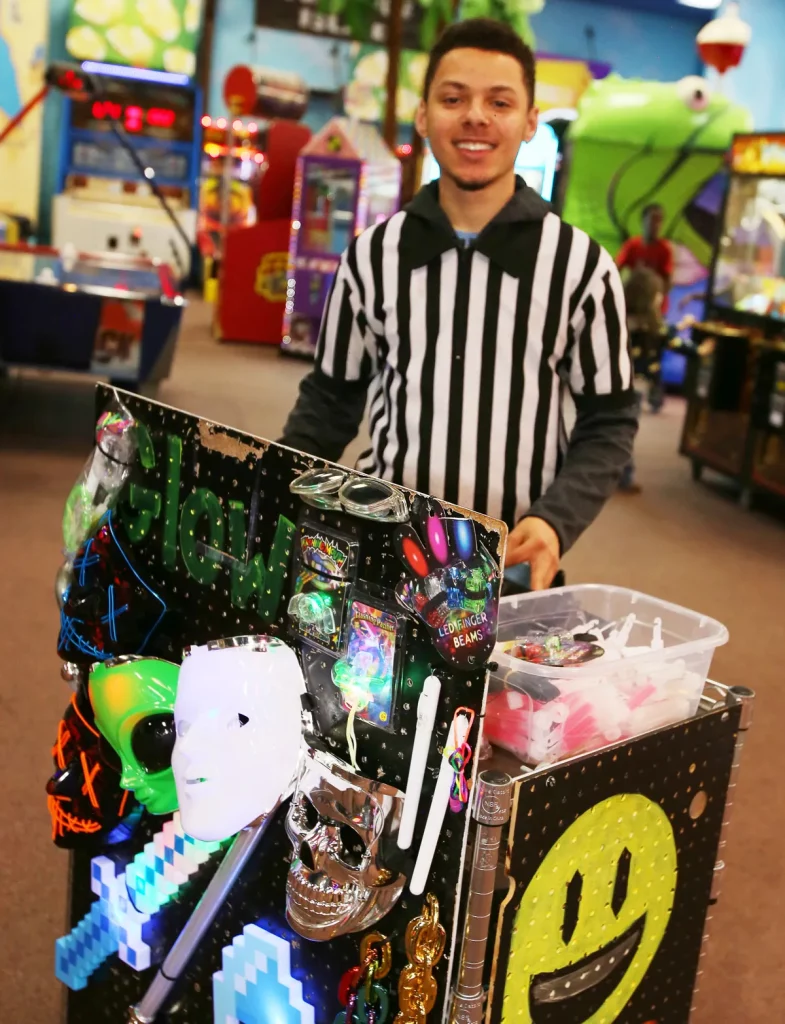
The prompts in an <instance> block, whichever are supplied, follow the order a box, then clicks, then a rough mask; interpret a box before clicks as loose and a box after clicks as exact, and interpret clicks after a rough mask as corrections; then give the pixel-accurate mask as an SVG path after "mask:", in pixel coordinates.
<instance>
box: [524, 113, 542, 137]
mask: <svg viewBox="0 0 785 1024" xmlns="http://www.w3.org/2000/svg"><path fill="white" fill-rule="evenodd" d="M539 123H540V108H539V107H534V106H532V107H530V108H529V113H528V114H527V115H526V128H525V130H524V133H523V141H524V142H531V140H532V139H533V138H534V135H535V133H536V131H537V127H538V125H539Z"/></svg>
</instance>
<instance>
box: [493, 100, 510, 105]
mask: <svg viewBox="0 0 785 1024" xmlns="http://www.w3.org/2000/svg"><path fill="white" fill-rule="evenodd" d="M493 105H494V106H495V107H509V105H510V104H509V103H508V102H507V100H494V103H493Z"/></svg>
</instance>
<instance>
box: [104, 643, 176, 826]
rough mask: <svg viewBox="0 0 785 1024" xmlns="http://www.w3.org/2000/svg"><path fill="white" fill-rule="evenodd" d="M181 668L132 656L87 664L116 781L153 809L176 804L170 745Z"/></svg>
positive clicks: (169, 808)
mask: <svg viewBox="0 0 785 1024" xmlns="http://www.w3.org/2000/svg"><path fill="white" fill-rule="evenodd" d="M179 671H180V668H179V666H178V665H173V664H172V663H171V662H169V661H162V660H161V659H159V658H141V657H136V656H130V657H123V658H117V659H115V660H113V661H106V662H104V663H103V664H96V665H93V667H92V669H91V670H90V702H91V704H92V705H93V711H94V712H95V724H96V725H97V726H98V729H99V730H100V732H101V734H102V735H103V736H104V737H105V738H106V739H107V740H108V741H109V743H110V744H111V746H112V747H113V748H114V750H115V753H116V754H117V755H118V756H119V758H120V761H121V765H122V775H121V777H120V785H121V786H122V787H123V789H130V790H132V791H133V794H134V796H135V797H136V799H137V800H138V801H139V803H141V804H144V806H145V807H146V808H147V810H148V811H150V813H151V814H169V813H170V812H171V811H174V810H176V809H177V791H176V790H175V785H174V776H173V775H172V748H173V747H174V740H175V728H174V715H173V709H174V699H175V696H176V695H177V677H178V674H179Z"/></svg>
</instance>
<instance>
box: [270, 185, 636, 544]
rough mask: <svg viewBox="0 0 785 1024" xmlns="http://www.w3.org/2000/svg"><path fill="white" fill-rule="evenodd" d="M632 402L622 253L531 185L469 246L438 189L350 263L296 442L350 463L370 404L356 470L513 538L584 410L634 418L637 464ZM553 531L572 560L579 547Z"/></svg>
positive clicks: (294, 430) (290, 436)
mask: <svg viewBox="0 0 785 1024" xmlns="http://www.w3.org/2000/svg"><path fill="white" fill-rule="evenodd" d="M631 388H632V367H631V361H630V355H629V350H628V344H627V332H626V324H625V315H624V298H623V290H622V285H621V281H620V279H619V275H618V272H617V270H616V267H615V265H614V263H613V261H612V259H611V257H610V256H609V255H608V253H607V252H606V251H605V250H603V249H602V248H601V247H600V246H598V245H597V244H596V243H595V242H593V241H591V240H590V239H589V237H588V236H587V235H586V234H585V233H584V232H582V231H580V230H578V229H576V228H573V227H571V226H570V225H568V224H566V223H565V222H564V221H562V220H561V219H560V218H559V217H558V216H556V215H555V214H554V213H552V212H550V208H549V206H548V205H547V204H546V203H545V202H543V200H542V199H540V197H539V196H538V195H537V194H536V193H535V192H533V191H532V190H531V189H529V188H527V187H526V186H525V185H523V183H522V182H519V183H518V188H517V190H516V192H515V195H514V196H513V198H512V199H511V201H510V202H509V203H508V205H507V206H506V207H505V208H504V209H503V210H502V211H501V213H500V214H499V215H498V216H497V217H496V218H495V219H494V220H493V221H492V222H491V223H490V224H489V225H488V227H486V229H485V230H484V231H483V232H481V233H480V235H479V236H478V237H477V238H476V240H475V241H474V242H473V243H472V244H471V245H469V246H464V245H463V243H461V242H460V240H459V239H458V238H457V236H456V234H455V232H454V231H453V229H452V227H451V226H450V224H449V222H448V220H447V218H446V216H445V214H444V212H443V210H442V209H441V207H440V206H439V202H438V185H437V184H436V183H434V184H433V185H431V186H426V188H424V189H423V190H422V191H421V192H420V193H419V194H418V195H417V196H416V197H415V199H414V200H413V202H412V203H411V204H410V205H409V206H408V207H407V209H406V210H403V211H401V212H400V213H397V214H395V215H394V216H393V217H392V218H390V220H388V221H386V222H385V223H382V224H379V225H377V226H375V227H373V228H370V229H369V230H368V231H366V232H364V233H363V234H362V235H360V236H359V237H358V238H356V239H355V240H354V241H353V242H352V244H351V246H350V247H349V249H348V250H347V252H346V253H345V254H344V257H343V259H342V261H341V265H340V268H339V270H338V272H337V274H336V277H335V280H334V283H333V288H332V291H331V294H330V298H329V301H328V304H327V308H326V311H325V315H324V319H323V322H322V328H321V332H320V336H319V343H318V349H317V355H316V367H315V370H314V373H313V375H312V377H311V379H310V381H309V382H307V383H305V384H304V388H303V391H302V393H301V398H300V401H299V402H298V405H297V407H296V409H295V411H294V413H293V414H292V416H291V417H290V420H289V423H288V424H287V428H286V436H285V437H284V439H283V440H284V441H286V442H287V443H291V444H293V445H294V444H297V443H298V442H300V444H298V446H303V447H306V448H307V449H308V450H311V451H313V452H314V453H315V454H325V455H326V456H327V457H333V458H335V457H340V453H338V455H336V454H335V452H334V451H332V452H331V454H327V452H326V450H325V446H329V444H330V441H329V436H330V432H331V427H332V425H333V424H335V425H337V426H338V427H339V430H338V433H339V434H340V433H341V431H340V426H341V423H340V421H341V419H342V416H343V412H341V411H339V410H337V409H336V407H335V406H336V403H337V404H340V396H341V395H344V396H345V399H346V402H347V404H348V405H349V406H351V408H350V409H349V410H348V412H349V414H350V415H349V419H350V420H351V421H354V430H353V432H351V423H350V422H349V421H347V422H346V423H345V424H344V426H345V427H348V428H349V431H348V433H346V431H344V434H342V435H341V436H340V438H337V440H339V442H340V444H341V451H342V450H343V447H344V446H345V444H346V443H348V441H349V440H351V437H353V436H354V435H355V434H356V431H357V427H358V426H359V419H358V417H357V413H358V408H359V412H360V415H361V413H362V406H361V405H360V402H362V403H363V404H364V400H365V395H366V394H369V397H370V408H369V421H370V435H371V448H370V450H369V451H368V452H367V453H366V454H365V455H364V456H363V457H362V458H361V460H360V462H359V464H358V468H360V469H362V470H364V471H365V472H368V473H371V474H373V475H374V476H379V477H383V478H385V479H387V480H392V481H394V482H397V483H401V484H403V485H405V486H407V487H412V488H414V489H416V490H418V491H422V492H424V493H426V494H433V495H436V496H438V497H442V498H444V499H446V500H447V501H450V502H454V503H457V504H459V505H462V506H464V507H467V508H471V509H474V510H475V511H478V512H482V513H486V514H488V515H491V516H493V517H495V518H500V519H504V520H505V521H506V522H507V523H509V524H513V523H514V522H516V521H517V520H518V519H519V518H520V517H521V516H523V515H524V514H526V513H527V512H531V513H534V512H535V510H536V506H537V503H538V502H540V501H542V499H543V495H545V493H546V492H547V491H548V489H549V488H550V487H551V486H552V485H553V483H554V480H555V479H556V477H557V474H558V473H560V469H561V467H562V462H563V459H564V455H565V452H566V451H568V446H567V444H566V438H567V430H566V422H565V414H566V410H567V407H568V406H569V405H570V404H572V401H574V403H575V406H576V407H577V410H578V416H579V419H580V416H581V413H583V414H584V416H589V417H591V415H592V414H594V413H599V414H600V415H605V416H606V417H607V416H608V414H611V415H610V421H608V422H611V421H612V420H613V419H614V417H613V415H612V414H613V411H614V410H626V412H625V416H626V420H625V422H626V423H627V424H628V428H627V434H629V444H627V443H626V441H625V442H624V443H623V444H622V448H623V449H624V451H621V450H619V451H617V452H616V458H615V463H620V464H621V465H623V463H624V458H625V452H626V455H629V449H630V448H631V442H632V434H634V429H633V430H632V433H630V430H629V422H630V414H629V408H630V404H631V401H632V395H633V392H632V390H631ZM320 389H321V391H322V396H321V399H319V400H318V401H317V405H321V406H323V407H321V408H319V409H318V415H317V416H316V418H314V416H313V412H314V410H312V409H311V410H309V408H308V406H309V402H310V403H312V402H313V400H314V398H315V397H316V395H317V394H318V392H319V390H320ZM325 393H326V394H327V401H326V404H324V403H323V402H322V399H324V398H325ZM352 403H353V404H352ZM331 410H332V412H331ZM309 419H310V420H311V427H312V429H311V430H310V434H311V436H310V437H306V436H305V435H307V434H309V430H308V420H309ZM607 429H609V428H608V427H607V425H606V430H607ZM610 429H611V432H612V430H613V428H612V427H611V428H610ZM625 436H626V435H625ZM303 440H310V441H311V443H310V444H307V445H302V442H303ZM620 443H621V442H620ZM612 447H613V445H612ZM616 447H618V445H616ZM319 449H321V450H319ZM611 461H613V459H612V460H611ZM621 465H620V466H618V467H616V468H621ZM614 472H615V469H614ZM606 475H607V473H606ZM603 486H604V491H606V492H607V491H608V485H607V483H606V484H604V485H603ZM610 486H611V488H612V486H613V484H612V483H611V485H610ZM604 497H607V493H605V494H604ZM604 497H603V500H604ZM596 511H597V510H594V511H593V513H592V515H591V518H593V515H594V514H596ZM537 514H540V513H539V512H537ZM543 518H548V519H549V521H552V520H553V518H554V517H553V516H552V515H550V516H545V515H544V516H543ZM556 518H558V516H557V517H556ZM552 525H554V526H555V528H556V529H557V532H559V533H560V536H561V537H562V544H563V547H567V546H568V545H569V543H571V542H572V539H574V538H572V537H569V538H568V537H566V536H565V535H564V534H565V530H564V528H563V527H562V529H559V525H557V524H556V523H553V522H552ZM584 525H585V524H584ZM567 532H569V531H567ZM578 532H580V530H578Z"/></svg>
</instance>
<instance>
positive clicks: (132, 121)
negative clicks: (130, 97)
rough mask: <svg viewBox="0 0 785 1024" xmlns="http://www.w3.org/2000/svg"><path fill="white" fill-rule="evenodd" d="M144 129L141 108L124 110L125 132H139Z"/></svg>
mask: <svg viewBox="0 0 785 1024" xmlns="http://www.w3.org/2000/svg"><path fill="white" fill-rule="evenodd" d="M143 128H144V111H143V110H142V108H141V107H126V108H125V130H126V131H127V132H140V131H141V130H142V129H143Z"/></svg>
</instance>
